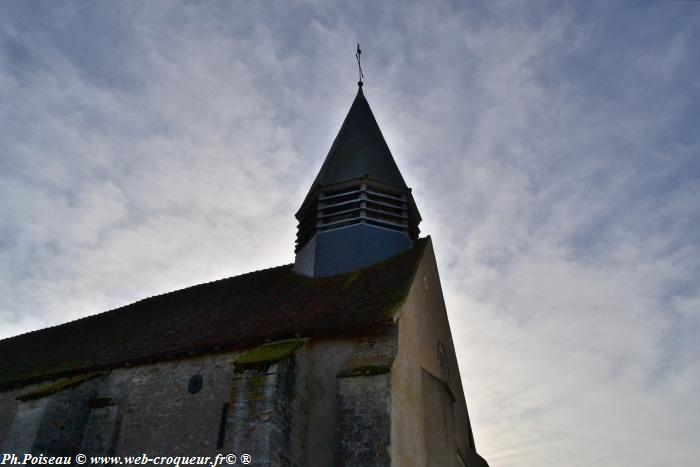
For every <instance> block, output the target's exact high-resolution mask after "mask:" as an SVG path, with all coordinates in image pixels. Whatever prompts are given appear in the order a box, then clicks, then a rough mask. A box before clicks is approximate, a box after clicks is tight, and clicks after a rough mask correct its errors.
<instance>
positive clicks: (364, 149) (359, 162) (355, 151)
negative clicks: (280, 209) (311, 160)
mask: <svg viewBox="0 0 700 467" xmlns="http://www.w3.org/2000/svg"><path fill="white" fill-rule="evenodd" d="M365 177H367V178H370V179H372V180H374V181H376V182H380V183H384V184H387V185H392V186H396V187H399V188H407V187H406V182H404V180H403V177H402V176H401V172H399V168H398V167H397V165H396V162H395V161H394V157H393V156H392V155H391V151H390V150H389V146H387V144H386V141H385V140H384V136H383V135H382V131H381V130H380V129H379V125H378V124H377V120H376V119H375V118H374V114H373V113H372V109H371V108H370V107H369V103H368V102H367V99H366V98H365V95H364V93H363V92H362V87H361V86H360V87H359V88H358V90H357V96H355V100H354V101H353V103H352V106H351V107H350V111H349V112H348V115H347V116H346V117H345V121H343V125H342V126H341V127H340V131H339V132H338V136H336V137H335V140H334V141H333V145H332V146H331V149H330V151H328V155H327V156H326V159H325V160H324V162H323V165H322V166H321V170H320V171H319V172H318V175H317V176H316V180H314V183H313V184H312V185H311V190H310V191H309V193H308V194H307V196H306V198H307V199H306V200H305V201H304V203H303V204H305V203H306V201H307V200H308V198H309V196H311V195H312V193H313V192H314V190H315V189H316V188H318V187H324V186H329V185H333V184H336V183H340V182H345V181H348V180H355V179H359V178H365ZM303 204H302V205H303Z"/></svg>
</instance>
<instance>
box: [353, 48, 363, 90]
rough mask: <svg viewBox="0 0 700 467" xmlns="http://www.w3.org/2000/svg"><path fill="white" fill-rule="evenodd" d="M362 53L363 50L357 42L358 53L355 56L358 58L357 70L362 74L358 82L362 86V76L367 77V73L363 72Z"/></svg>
mask: <svg viewBox="0 0 700 467" xmlns="http://www.w3.org/2000/svg"><path fill="white" fill-rule="evenodd" d="M361 54H362V51H361V50H360V44H357V53H355V58H356V59H357V71H358V72H359V74H360V81H358V82H357V85H358V86H360V87H362V78H364V77H365V75H363V74H362V64H361V63H360V55H361Z"/></svg>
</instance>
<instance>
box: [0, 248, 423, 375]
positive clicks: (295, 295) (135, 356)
mask: <svg viewBox="0 0 700 467" xmlns="http://www.w3.org/2000/svg"><path fill="white" fill-rule="evenodd" d="M427 242H428V239H427V238H424V239H420V240H418V241H417V242H416V245H415V246H414V247H413V249H411V250H409V251H407V252H404V253H402V254H400V255H397V256H395V257H393V258H390V259H388V260H386V261H384V262H381V263H378V264H375V265H373V266H371V267H369V268H366V269H361V270H359V271H355V272H351V273H347V274H342V275H338V276H332V277H325V278H310V277H305V276H301V275H298V274H295V273H293V272H292V267H291V265H286V266H279V267H276V268H271V269H265V270H262V271H256V272H252V273H249V274H243V275H241V276H236V277H230V278H227V279H222V280H218V281H215V282H209V283H206V284H200V285H196V286H193V287H189V288H186V289H182V290H178V291H175V292H170V293H167V294H164V295H159V296H155V297H150V298H146V299H144V300H140V301H138V302H136V303H132V304H131V305H127V306H124V307H121V308H117V309H114V310H111V311H107V312H104V313H100V314H98V315H94V316H90V317H87V318H83V319H79V320H77V321H72V322H69V323H66V324H62V325H60V326H56V327H52V328H47V329H42V330H40V331H34V332H30V333H27V334H22V335H19V336H16V337H11V338H9V339H4V340H0V387H8V386H13V385H17V384H24V383H29V382H33V381H39V380H42V379H47V378H49V377H52V376H54V377H55V376H59V375H70V374H75V373H79V372H84V371H88V370H99V369H107V368H113V367H117V366H122V365H126V364H138V363H143V362H149V361H156V360H160V359H167V358H172V357H176V356H180V355H187V354H189V353H192V352H194V353H197V352H203V353H204V352H211V351H216V350H223V349H236V348H245V347H250V346H252V345H257V344H260V343H262V342H265V341H266V340H275V339H284V338H289V337H294V336H301V337H322V336H336V335H343V334H349V333H355V332H363V331H365V332H366V331H367V330H371V329H381V328H382V326H386V325H388V324H389V323H391V313H392V311H393V310H394V309H395V307H396V306H398V305H399V304H400V303H402V302H403V300H404V298H405V296H406V293H407V292H408V286H409V284H410V281H411V278H412V275H413V272H414V270H415V268H416V267H417V264H418V262H419V261H420V257H421V256H422V252H423V250H424V248H425V244H426V243H427Z"/></svg>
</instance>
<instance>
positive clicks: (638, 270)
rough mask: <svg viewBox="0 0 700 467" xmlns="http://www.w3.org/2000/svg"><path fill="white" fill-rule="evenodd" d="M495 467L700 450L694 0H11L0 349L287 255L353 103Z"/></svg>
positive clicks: (633, 460)
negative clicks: (411, 228)
mask: <svg viewBox="0 0 700 467" xmlns="http://www.w3.org/2000/svg"><path fill="white" fill-rule="evenodd" d="M358 42H359V43H361V47H362V51H363V54H362V60H363V62H362V65H363V71H364V74H365V79H364V82H365V86H364V92H365V95H366V96H367V99H368V101H369V103H370V105H371V106H372V109H373V111H374V114H375V116H376V118H377V120H378V122H379V125H380V127H381V128H382V131H383V133H384V136H385V138H386V140H387V142H388V144H389V147H390V148H391V150H392V153H393V155H394V158H395V160H396V161H397V164H398V166H399V168H400V169H401V171H402V174H403V176H404V178H405V179H406V182H407V183H408V185H409V186H411V187H412V188H413V194H414V198H415V200H416V203H417V205H418V208H419V209H420V212H421V214H422V217H423V223H422V224H421V229H422V232H423V233H424V234H427V235H431V237H432V239H433V244H434V247H435V250H436V254H437V259H438V266H439V269H440V275H441V280H442V283H443V289H444V293H445V298H446V302H447V307H448V313H449V318H450V322H451V327H452V333H453V337H454V340H455V344H456V348H457V352H458V360H459V364H460V371H461V377H462V381H463V385H464V388H465V392H466V397H467V402H468V405H469V410H470V416H471V421H472V425H473V429H474V434H475V440H476V444H477V448H478V450H479V452H480V453H481V454H482V455H483V456H484V457H485V458H486V459H487V460H488V461H489V462H490V465H491V466H492V467H515V466H519V467H522V466H538V467H562V466H567V467H569V466H572V467H573V466H580V467H583V466H596V467H605V466H610V467H619V466H628V465H629V466H631V465H634V466H635V467H657V466H661V465H674V466H676V467H691V466H695V465H697V459H698V458H700V443H698V440H699V439H700V417H699V416H698V415H700V397H698V394H700V291H699V289H698V284H700V209H699V208H698V206H699V204H700V203H699V201H700V132H699V131H698V128H700V124H699V122H700V47H698V44H700V2H684V1H658V2H643V1H627V2H625V1H616V2H608V1H600V2H596V1H590V2H588V1H587V2H561V1H558V2H546V1H544V0H542V1H539V0H538V1H502V2H501V1H498V2H494V1H470V2H457V1H431V2H408V1H402V2H388V1H387V2H374V1H353V2H338V3H334V2H331V1H323V2H303V3H301V2H296V1H289V2H234V1H186V2H179V3H178V2H170V1H169V2H161V1H151V2H141V1H120V2H87V1H72V2H62V1H56V2H49V1H45V2H37V1H10V0H3V1H2V2H0V128H2V130H1V131H0V337H8V336H12V335H16V334H19V333H24V332H28V331H31V330H35V329H40V328H43V327H47V326H54V325H57V324H60V323H63V322H66V321H69V320H74V319H77V318H80V317H83V316H87V315H91V314H94V313H97V312H100V311H103V310H107V309H111V308H115V307H118V306H120V305H124V304H127V303H130V302H133V301H136V300H138V299H141V298H144V297H147V296H152V295H156V294H160V293H164V292H168V291H171V290H175V289H179V288H182V287H186V286H189V285H193V284H196V283H201V282H206V281H211V280H214V279H218V278H222V277H227V276H233V275H237V274H241V273H245V272H249V271H253V270H258V269H263V268H267V267H271V266H276V265H280V264H286V263H290V262H292V261H293V258H294V257H293V246H294V236H295V228H296V223H295V219H294V216H293V214H294V213H295V212H296V210H297V209H298V207H299V205H300V204H301V201H302V200H303V198H304V195H305V194H306V191H307V190H308V188H309V186H310V184H311V182H312V180H313V178H314V177H315V175H316V172H317V171H318V169H319V168H320V166H321V163H322V161H323V158H324V157H325V155H326V153H327V152H328V149H329V148H330V145H331V143H332V141H333V138H334V137H335V135H336V134H337V131H338V130H339V128H340V125H341V123H342V120H343V118H344V116H345V114H346V113H347V111H348V109H349V107H350V104H351V103H352V100H353V98H354V95H355V93H356V90H357V86H356V81H357V67H356V62H355V57H354V52H355V46H356V43H358Z"/></svg>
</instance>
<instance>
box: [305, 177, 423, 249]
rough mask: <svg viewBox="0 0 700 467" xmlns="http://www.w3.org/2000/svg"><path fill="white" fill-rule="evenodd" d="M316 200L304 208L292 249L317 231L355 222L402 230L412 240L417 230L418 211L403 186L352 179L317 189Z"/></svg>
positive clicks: (417, 232)
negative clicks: (401, 187)
mask: <svg viewBox="0 0 700 467" xmlns="http://www.w3.org/2000/svg"><path fill="white" fill-rule="evenodd" d="M315 201H316V202H315V203H313V204H311V205H310V206H308V208H307V209H305V210H304V212H303V215H302V216H301V219H300V220H299V224H298V226H297V229H298V230H297V239H296V246H295V250H294V251H295V252H298V251H299V250H301V249H302V248H303V247H304V245H306V243H307V242H308V241H309V240H310V239H311V238H312V237H313V236H314V235H315V234H316V232H319V231H321V232H324V231H330V230H334V229H340V228H343V227H348V226H351V225H355V224H368V225H372V226H375V227H381V228H384V229H389V230H393V231H396V232H403V233H406V234H407V235H408V236H409V237H410V238H411V239H412V240H416V239H417V238H418V234H419V233H420V229H419V228H418V222H419V220H418V219H419V216H418V211H417V210H416V209H415V206H413V202H412V199H411V196H410V192H409V190H406V189H400V188H393V187H389V186H387V185H382V184H380V183H375V182H372V181H369V180H365V181H355V182H351V183H350V184H341V185H339V186H335V187H329V188H327V189H325V190H323V189H322V190H319V192H318V194H317V196H316V199H315ZM300 214H301V213H300Z"/></svg>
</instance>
